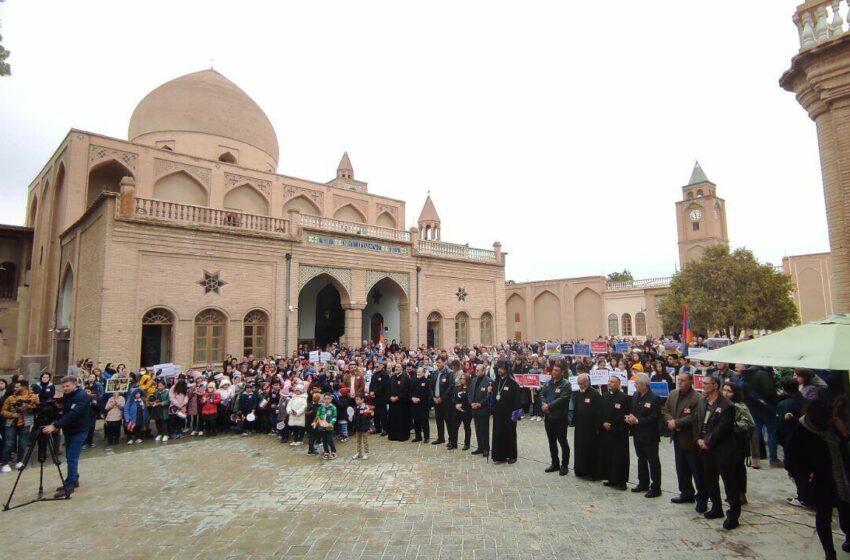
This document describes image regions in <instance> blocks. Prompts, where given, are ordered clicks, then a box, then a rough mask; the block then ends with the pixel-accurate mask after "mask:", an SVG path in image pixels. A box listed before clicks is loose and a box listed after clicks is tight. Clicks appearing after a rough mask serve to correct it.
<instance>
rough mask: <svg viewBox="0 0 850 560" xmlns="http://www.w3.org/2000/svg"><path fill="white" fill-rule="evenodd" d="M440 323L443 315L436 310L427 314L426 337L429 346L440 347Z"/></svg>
mask: <svg viewBox="0 0 850 560" xmlns="http://www.w3.org/2000/svg"><path fill="white" fill-rule="evenodd" d="M442 323H443V316H442V315H440V314H439V313H437V312H436V311H432V312H431V313H429V314H428V325H427V327H428V328H427V338H428V347H429V348H438V349H439V348H440V343H441V342H442V338H441V334H440V332H441V331H442Z"/></svg>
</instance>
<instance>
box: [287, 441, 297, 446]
mask: <svg viewBox="0 0 850 560" xmlns="http://www.w3.org/2000/svg"><path fill="white" fill-rule="evenodd" d="M296 445H298V442H297V441H293V442H292V443H290V444H289V447H295V446H296Z"/></svg>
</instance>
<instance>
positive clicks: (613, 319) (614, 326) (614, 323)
mask: <svg viewBox="0 0 850 560" xmlns="http://www.w3.org/2000/svg"><path fill="white" fill-rule="evenodd" d="M608 336H620V322H619V321H618V320H617V315H616V314H615V313H611V314H610V315H608Z"/></svg>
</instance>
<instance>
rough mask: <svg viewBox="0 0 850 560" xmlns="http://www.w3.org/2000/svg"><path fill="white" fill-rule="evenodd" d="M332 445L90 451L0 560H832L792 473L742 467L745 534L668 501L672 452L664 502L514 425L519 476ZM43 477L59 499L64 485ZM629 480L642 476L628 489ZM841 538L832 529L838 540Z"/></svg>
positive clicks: (25, 495) (249, 441) (408, 453)
mask: <svg viewBox="0 0 850 560" xmlns="http://www.w3.org/2000/svg"><path fill="white" fill-rule="evenodd" d="M432 433H434V432H433V426H432ZM474 439H475V438H474V436H473V448H474V447H475V445H474V443H475V442H474ZM338 449H339V451H340V458H338V459H337V460H335V461H323V460H321V459H318V458H316V457H313V456H308V455H306V445H305V446H302V447H299V448H294V449H293V448H291V447H289V446H288V445H281V444H280V443H278V441H277V440H276V439H275V438H272V437H269V436H266V435H254V436H249V437H243V436H235V435H228V436H219V437H216V438H203V439H201V438H186V439H181V440H178V441H169V442H167V443H155V442H146V443H144V444H143V445H134V446H128V445H125V444H123V443H122V444H121V445H120V446H114V447H113V448H104V447H98V448H96V449H93V450H89V451H85V452H84V454H83V460H82V461H81V472H82V483H83V487H82V489H81V490H79V491H78V492H77V493H76V494H75V495H74V497H73V499H71V500H68V501H60V502H45V503H37V504H33V505H29V506H26V507H24V508H21V509H16V510H12V511H8V512H2V513H0V543H2V544H0V551H2V552H0V555H1V556H2V558H5V559H19V558H20V559H29V558H39V559H41V558H44V559H48V558H62V559H74V558H85V559H87V560H96V559H101V558H104V559H107V558H108V559H116V558H120V559H122V560H130V559H135V558H175V559H190V558H204V559H215V558H249V557H250V558H293V559H316V560H318V559H349V558H350V559H363V560H367V559H379V558H383V559H395V558H411V559H413V558H419V559H425V558H447V559H453V560H456V559H474V560H479V559H488V560H489V559H513V558H516V559H520V558H522V559H526V558H534V559H550V558H551V559H556V558H557V559H560V558H575V559H593V560H597V559H602V558H618V559H621V558H622V559H721V558H769V559H783V558H788V559H795V560H799V559H802V558H822V557H823V556H822V552H821V551H820V546H819V544H818V541H817V538H816V537H815V536H814V530H813V525H814V517H813V514H811V513H810V512H808V511H807V510H803V509H800V508H794V507H792V506H789V505H786V504H785V503H784V498H785V497H786V496H790V495H791V492H792V485H791V484H790V482H789V481H788V479H787V477H786V476H785V473H784V471H783V470H782V469H769V468H766V469H762V470H759V471H755V470H751V469H750V470H748V474H749V486H750V488H749V492H748V498H749V501H750V504H749V505H747V506H744V513H743V515H742V517H741V523H742V524H741V527H740V528H739V529H736V530H735V531H731V532H727V531H724V530H723V529H722V528H721V527H720V521H706V520H705V519H703V517H702V516H701V515H698V514H696V513H695V512H694V511H693V509H692V507H691V506H685V505H682V506H676V505H673V504H671V503H670V502H669V498H670V497H671V496H673V495H674V493H675V489H676V482H675V471H674V469H673V458H672V448H671V447H670V445H669V444H667V443H666V442H665V443H664V444H662V449H663V455H662V464H663V465H664V472H663V489H664V496H663V497H662V498H657V499H647V498H644V497H643V496H642V495H635V494H633V493H631V492H620V491H617V490H611V489H608V488H604V487H602V486H601V484H600V483H598V482H597V483H592V482H586V481H583V480H578V479H576V478H575V477H573V476H572V475H571V474H570V475H569V476H566V477H561V476H558V475H557V473H553V474H545V473H544V472H543V469H544V468H545V467H546V466H547V465H548V448H547V445H546V438H545V434H544V429H543V424H542V422H531V421H528V420H523V421H522V422H521V423H520V426H519V451H520V458H519V460H518V461H517V463H516V464H515V465H512V466H511V465H506V464H502V465H494V464H492V463H490V464H488V463H486V462H485V460H484V459H483V458H481V457H478V456H470V455H469V453H468V452H461V451H460V450H457V451H452V452H449V451H447V450H446V449H445V447H444V446H442V445H441V446H431V445H422V444H412V443H409V442H404V443H402V442H388V441H387V440H386V439H385V438H378V437H375V436H370V451H371V452H372V453H371V455H370V457H369V459H368V460H367V461H359V460H353V459H350V457H351V456H352V455H353V454H354V453H355V451H356V450H355V441H354V439H350V440H349V441H348V442H346V443H342V444H338ZM46 473H47V474H46V476H47V478H46V480H47V481H48V482H49V484H46V486H49V487H50V488H51V489H52V488H53V487H55V486H57V485H58V482H57V480H56V479H57V478H58V477H57V476H56V474H55V471H53V472H51V471H50V470H47V471H46ZM635 473H636V470H635V468H634V465H633V467H632V480H633V481H634V479H635ZM37 479H38V471H37V469H29V470H28V471H26V472H25V473H24V476H23V479H22V483H21V486H20V487H19V490H18V493H17V494H16V496H15V501H13V505H14V503H18V502H20V501H24V500H28V499H31V498H32V497H34V496H35V491H36V488H37V483H38V480H37ZM13 480H14V474H4V475H2V476H0V498H2V501H3V502H4V503H5V500H6V497H7V496H8V493H9V490H10V489H11V486H12V482H13ZM721 521H722V520H721ZM835 529H836V530H837V526H836V528H835ZM841 538H842V536H840V535H838V534H837V533H836V535H835V539H836V544H837V545H838V544H840V542H841ZM839 550H840V549H839ZM841 554H842V553H841V552H839V555H841ZM846 557H848V558H850V555H847V556H846Z"/></svg>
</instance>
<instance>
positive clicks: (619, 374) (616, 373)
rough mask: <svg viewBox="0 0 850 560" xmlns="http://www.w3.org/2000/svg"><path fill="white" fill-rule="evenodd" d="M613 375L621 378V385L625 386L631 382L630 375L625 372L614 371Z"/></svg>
mask: <svg viewBox="0 0 850 560" xmlns="http://www.w3.org/2000/svg"><path fill="white" fill-rule="evenodd" d="M611 375H612V376H614V377H619V378H620V385H625V384H627V383H628V382H629V374H627V373H626V372H625V371H616V370H615V371H612V372H611Z"/></svg>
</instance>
